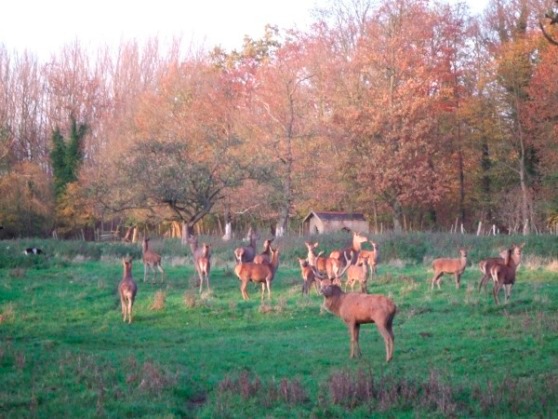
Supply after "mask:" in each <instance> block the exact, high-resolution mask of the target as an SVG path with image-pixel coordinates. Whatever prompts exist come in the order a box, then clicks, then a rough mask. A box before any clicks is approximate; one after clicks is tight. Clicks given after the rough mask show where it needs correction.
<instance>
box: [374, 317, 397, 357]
mask: <svg viewBox="0 0 558 419" xmlns="http://www.w3.org/2000/svg"><path fill="white" fill-rule="evenodd" d="M376 325H377V327H378V331H379V332H380V334H381V335H382V337H383V338H384V344H385V347H386V362H389V361H391V358H392V357H393V341H394V339H393V330H392V329H391V327H388V326H383V325H380V324H376Z"/></svg>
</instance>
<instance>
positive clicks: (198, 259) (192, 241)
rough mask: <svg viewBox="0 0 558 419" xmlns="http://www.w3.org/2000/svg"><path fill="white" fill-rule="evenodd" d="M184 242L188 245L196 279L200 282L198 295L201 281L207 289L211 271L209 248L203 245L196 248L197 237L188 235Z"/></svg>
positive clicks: (208, 288) (201, 286)
mask: <svg viewBox="0 0 558 419" xmlns="http://www.w3.org/2000/svg"><path fill="white" fill-rule="evenodd" d="M186 241H187V242H188V244H189V245H190V250H191V251H192V258H193V259H194V268H196V272H197V273H198V279H199V281H200V291H199V292H200V294H201V293H202V290H203V281H204V279H205V282H206V284H207V290H208V291H209V290H210V287H209V273H210V270H211V246H210V245H209V244H207V243H204V244H203V245H202V247H198V237H197V236H191V235H188V236H187V237H186Z"/></svg>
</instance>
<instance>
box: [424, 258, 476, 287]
mask: <svg viewBox="0 0 558 419" xmlns="http://www.w3.org/2000/svg"><path fill="white" fill-rule="evenodd" d="M459 254H460V257H459V259H449V258H440V259H434V260H433V261H432V268H433V269H434V277H433V278H432V288H434V284H436V285H438V289H440V282H441V280H442V279H441V278H442V275H444V274H452V275H454V276H455V288H457V289H459V287H460V285H461V275H463V272H465V267H466V266H467V250H465V249H459Z"/></svg>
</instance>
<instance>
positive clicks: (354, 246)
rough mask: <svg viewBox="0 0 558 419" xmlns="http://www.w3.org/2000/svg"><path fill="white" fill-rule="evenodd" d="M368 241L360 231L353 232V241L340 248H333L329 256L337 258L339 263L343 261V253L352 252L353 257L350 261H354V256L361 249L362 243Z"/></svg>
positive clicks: (355, 256) (348, 253) (356, 255)
mask: <svg viewBox="0 0 558 419" xmlns="http://www.w3.org/2000/svg"><path fill="white" fill-rule="evenodd" d="M366 241H368V238H367V237H366V236H364V235H362V234H360V233H357V232H354V233H353V241H352V243H351V244H350V245H349V246H347V247H346V248H344V249H342V250H333V251H332V252H331V253H330V254H329V257H330V258H333V259H338V260H339V261H341V263H344V262H345V261H344V260H343V259H344V258H343V255H350V254H351V252H352V257H353V258H354V259H352V260H351V263H355V262H356V258H357V257H358V254H359V253H360V251H361V249H362V243H364V242H366Z"/></svg>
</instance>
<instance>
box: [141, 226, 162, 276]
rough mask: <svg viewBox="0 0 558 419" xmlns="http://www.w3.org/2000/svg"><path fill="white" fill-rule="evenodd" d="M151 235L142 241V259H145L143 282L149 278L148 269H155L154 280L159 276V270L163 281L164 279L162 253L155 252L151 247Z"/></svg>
mask: <svg viewBox="0 0 558 419" xmlns="http://www.w3.org/2000/svg"><path fill="white" fill-rule="evenodd" d="M149 240H150V239H149V237H144V238H143V243H142V260H143V282H145V281H146V279H147V270H148V269H149V270H150V271H153V272H154V273H153V275H154V276H153V278H154V279H153V280H156V278H157V271H156V269H157V270H158V271H159V272H160V273H161V281H164V274H165V271H164V270H163V267H162V266H161V255H159V254H158V253H155V252H154V251H153V250H151V249H150V248H149Z"/></svg>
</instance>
